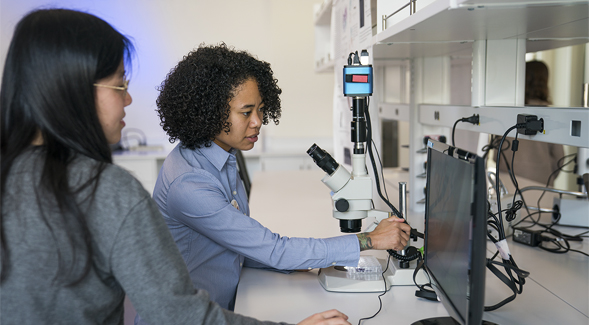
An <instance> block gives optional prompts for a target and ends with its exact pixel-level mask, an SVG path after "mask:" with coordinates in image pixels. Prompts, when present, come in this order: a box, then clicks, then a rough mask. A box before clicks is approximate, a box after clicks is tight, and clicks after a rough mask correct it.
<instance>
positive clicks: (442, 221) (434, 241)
mask: <svg viewBox="0 0 589 325" xmlns="http://www.w3.org/2000/svg"><path fill="white" fill-rule="evenodd" d="M485 182H486V180H485V170H484V163H483V160H482V158H480V157H478V156H477V155H475V154H472V153H470V152H466V151H464V150H462V149H459V148H455V147H451V146H448V145H446V144H443V143H440V142H436V141H432V140H430V141H429V142H428V156H427V185H426V210H425V240H424V242H425V258H424V268H425V270H426V272H427V273H428V275H429V276H430V279H431V281H432V287H433V288H434V290H435V291H436V294H437V295H438V298H439V299H440V300H441V301H442V303H443V304H444V307H445V308H446V310H447V311H448V313H449V314H450V316H451V317H452V318H453V319H454V320H455V321H456V323H458V324H468V325H471V324H481V322H482V316H483V310H484V289H485V261H486V213H487V200H486V195H485V192H486V183H485Z"/></svg>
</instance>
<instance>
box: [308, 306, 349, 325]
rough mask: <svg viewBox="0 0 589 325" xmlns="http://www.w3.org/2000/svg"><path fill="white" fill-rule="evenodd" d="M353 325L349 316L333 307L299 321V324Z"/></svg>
mask: <svg viewBox="0 0 589 325" xmlns="http://www.w3.org/2000/svg"><path fill="white" fill-rule="evenodd" d="M339 324H345V325H351V324H350V323H349V322H348V316H346V315H345V314H343V313H342V312H340V311H338V310H336V309H332V310H328V311H324V312H322V313H317V314H314V315H311V316H309V317H307V318H305V319H304V320H303V321H302V322H300V323H298V324H297V325H339Z"/></svg>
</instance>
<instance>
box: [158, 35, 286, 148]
mask: <svg viewBox="0 0 589 325" xmlns="http://www.w3.org/2000/svg"><path fill="white" fill-rule="evenodd" d="M249 79H254V80H255V81H256V82H257V83H258V90H259V91H260V96H261V97H262V102H263V103H264V108H263V114H264V116H263V118H262V122H263V124H264V125H266V124H268V120H269V119H272V120H273V121H274V123H275V124H278V120H279V119H280V113H281V108H280V94H281V93H282V90H281V89H280V88H279V87H278V84H277V82H278V80H276V79H274V76H273V72H272V69H271V68H270V64H269V63H267V62H264V61H260V60H258V59H257V58H255V57H253V56H252V55H251V54H249V53H248V52H245V51H237V50H235V49H233V48H229V47H228V46H227V45H226V44H224V43H221V44H219V45H208V46H207V45H204V44H201V45H200V46H199V47H198V48H197V49H196V50H194V51H191V52H190V53H188V55H186V56H184V58H183V59H182V61H180V62H179V63H178V65H177V66H176V67H175V68H174V69H172V71H170V73H169V74H168V75H167V77H166V80H164V82H162V84H161V86H160V87H159V89H158V90H159V91H160V94H159V96H158V98H157V101H156V104H157V107H158V109H157V111H158V114H159V117H160V120H161V123H160V125H161V126H162V127H163V129H164V131H166V133H167V134H168V136H169V140H170V143H174V142H175V141H176V140H180V141H181V145H182V146H183V147H185V148H189V149H195V148H200V147H201V146H203V145H204V146H206V147H209V146H210V145H211V142H212V140H213V139H214V138H215V136H217V135H218V134H220V133H221V132H222V131H225V132H229V128H230V126H231V123H229V122H228V121H227V119H228V118H229V112H230V106H229V102H230V101H231V99H232V98H233V96H234V95H235V90H236V89H237V88H238V87H239V86H241V85H242V84H243V83H244V82H246V81H247V80H249Z"/></svg>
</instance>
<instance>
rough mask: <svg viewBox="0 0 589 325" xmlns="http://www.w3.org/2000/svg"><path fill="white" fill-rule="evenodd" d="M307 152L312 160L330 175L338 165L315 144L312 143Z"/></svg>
mask: <svg viewBox="0 0 589 325" xmlns="http://www.w3.org/2000/svg"><path fill="white" fill-rule="evenodd" d="M307 154H309V156H311V158H313V161H314V162H315V164H317V166H319V168H321V169H323V171H324V172H326V173H327V174H329V175H331V174H333V173H334V172H335V170H336V169H337V168H338V167H339V164H338V163H337V162H336V161H335V159H333V158H332V157H331V155H329V153H327V152H326V151H324V150H323V149H321V148H319V146H318V145H317V144H315V143H314V144H313V145H312V146H311V148H309V150H307Z"/></svg>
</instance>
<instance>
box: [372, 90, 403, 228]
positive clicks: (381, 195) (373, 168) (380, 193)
mask: <svg viewBox="0 0 589 325" xmlns="http://www.w3.org/2000/svg"><path fill="white" fill-rule="evenodd" d="M369 104H370V102H369V100H368V98H366V110H365V112H364V115H366V142H367V143H368V146H367V147H368V155H369V156H370V162H371V163H372V170H373V171H374V181H375V182H376V191H377V192H378V196H379V197H380V198H381V199H382V200H383V202H384V203H386V205H388V207H389V208H390V209H391V210H392V211H393V213H394V214H395V215H396V216H397V217H399V218H404V216H402V215H401V212H399V210H397V208H395V207H394V206H393V204H391V202H389V200H387V199H386V198H385V197H384V196H383V194H382V191H381V189H380V182H379V179H378V170H377V168H376V163H375V162H374V154H373V153H372V146H371V145H370V143H372V123H371V121H370V112H369ZM383 182H384V180H383ZM405 217H406V216H405Z"/></svg>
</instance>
